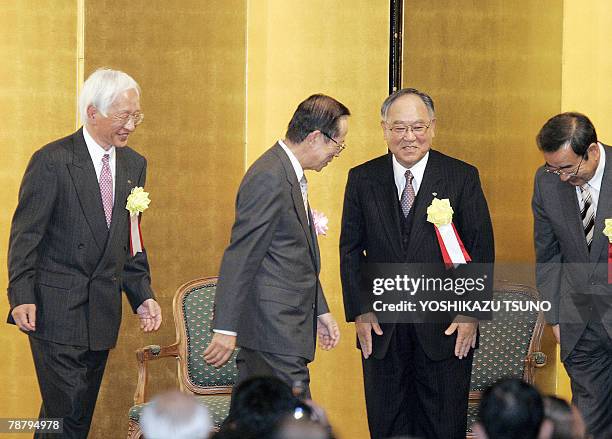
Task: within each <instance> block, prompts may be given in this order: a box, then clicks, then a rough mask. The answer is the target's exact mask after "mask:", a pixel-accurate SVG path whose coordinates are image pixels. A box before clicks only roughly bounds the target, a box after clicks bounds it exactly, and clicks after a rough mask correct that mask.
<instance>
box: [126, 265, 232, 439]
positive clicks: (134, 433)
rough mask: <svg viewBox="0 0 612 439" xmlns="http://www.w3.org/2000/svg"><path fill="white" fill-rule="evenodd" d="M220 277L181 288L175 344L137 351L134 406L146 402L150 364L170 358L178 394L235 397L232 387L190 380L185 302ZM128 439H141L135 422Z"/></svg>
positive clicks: (174, 309) (175, 304)
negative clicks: (194, 290)
mask: <svg viewBox="0 0 612 439" xmlns="http://www.w3.org/2000/svg"><path fill="white" fill-rule="evenodd" d="M217 280H218V277H216V276H210V277H203V278H199V279H194V280H191V281H189V282H185V283H184V284H183V285H181V286H180V287H178V289H177V290H176V293H174V298H173V300H172V313H173V316H174V327H175V330H176V341H175V342H174V343H172V344H171V345H168V346H159V345H149V346H145V347H142V348H140V349H138V350H136V360H137V362H138V383H137V385H136V391H135V393H134V405H137V404H142V403H144V402H146V401H147V391H146V389H147V383H148V381H149V374H148V363H149V362H150V361H153V360H159V359H161V358H167V357H171V358H174V359H176V361H177V378H178V385H179V390H180V391H181V392H189V393H192V394H195V395H219V394H224V395H229V394H231V393H232V386H211V387H203V386H199V385H197V384H195V383H193V381H191V379H190V377H189V371H188V369H187V358H188V353H187V326H186V323H185V313H184V311H183V299H184V297H185V294H187V293H188V292H190V291H191V290H193V289H195V288H202V287H205V286H208V285H215V284H216V283H217ZM127 437H128V439H138V438H141V437H142V432H141V431H140V425H139V424H138V423H136V422H134V421H133V420H131V419H130V420H129V422H128V435H127Z"/></svg>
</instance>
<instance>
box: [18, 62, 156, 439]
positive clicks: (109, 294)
mask: <svg viewBox="0 0 612 439" xmlns="http://www.w3.org/2000/svg"><path fill="white" fill-rule="evenodd" d="M140 93H141V92H140V87H139V86H138V84H137V83H136V81H134V79H132V77H130V76H129V75H128V74H126V73H124V72H120V71H117V70H110V69H99V70H97V71H95V72H94V73H93V74H92V75H91V76H90V77H89V78H88V79H87V81H85V84H84V85H83V90H82V93H81V100H80V110H81V117H82V119H83V121H84V126H83V127H82V128H81V129H79V130H78V131H77V132H75V133H73V134H71V135H69V136H67V137H64V138H63V139H59V140H56V141H54V142H51V143H49V144H48V145H46V146H44V147H42V148H41V149H39V150H38V151H36V152H35V153H34V155H33V156H32V158H31V160H30V163H29V164H28V167H27V169H26V171H25V175H24V177H23V180H22V183H21V188H20V190H19V200H18V205H17V209H16V210H15V214H14V216H13V222H12V225H11V235H10V242H9V252H8V269H9V285H8V298H9V302H10V308H11V310H10V315H9V319H8V320H9V323H14V324H16V325H17V326H18V328H19V329H20V330H21V331H23V332H25V333H26V334H27V335H28V336H29V337H28V338H29V341H30V346H31V349H32V356H33V358H34V365H35V367H36V374H37V377H38V383H39V386H40V391H41V395H42V406H41V410H40V417H41V418H62V419H63V433H62V434H61V436H59V435H54V436H53V437H62V438H86V437H87V434H88V432H89V427H90V424H91V418H92V415H93V412H94V408H95V405H96V399H97V397H98V390H99V389H100V383H101V381H102V376H103V374H104V369H105V366H106V360H107V358H108V352H109V350H110V349H111V348H113V347H114V346H115V344H116V342H117V334H118V333H119V325H120V323H121V291H125V293H126V295H127V298H128V300H129V302H130V305H131V307H132V309H133V311H134V312H135V313H137V314H138V317H139V318H140V326H141V328H142V329H143V330H144V331H145V332H148V331H155V330H157V329H158V328H159V326H160V324H161V319H162V317H161V309H160V307H159V305H158V304H157V302H156V301H155V299H154V294H153V290H152V289H151V276H150V273H149V263H148V261H147V254H146V251H145V250H144V248H141V247H142V246H140V248H139V244H141V241H140V236H139V233H132V235H130V233H131V232H130V230H131V229H132V230H133V228H131V227H130V224H131V223H133V222H136V226H138V221H139V218H138V215H139V213H138V211H136V212H133V213H134V214H133V215H131V214H130V212H129V211H128V210H127V208H126V205H127V201H128V197H129V196H130V194H131V192H132V191H133V190H134V189H136V188H142V187H143V186H144V183H145V178H146V169H147V163H146V160H145V158H144V157H143V156H141V155H140V154H138V153H137V152H136V151H134V150H133V149H131V148H129V147H128V146H127V141H128V137H129V135H130V134H131V133H132V132H134V130H135V129H136V127H137V126H138V125H139V124H140V123H141V122H142V121H143V115H142V113H141V111H140ZM139 192H140V190H139ZM141 195H142V194H141ZM139 207H140V209H139V210H140V211H142V210H143V207H146V203H141V205H140V206H139ZM137 210H138V209H137ZM136 230H138V227H136ZM35 437H41V436H39V434H37V435H36V436H35Z"/></svg>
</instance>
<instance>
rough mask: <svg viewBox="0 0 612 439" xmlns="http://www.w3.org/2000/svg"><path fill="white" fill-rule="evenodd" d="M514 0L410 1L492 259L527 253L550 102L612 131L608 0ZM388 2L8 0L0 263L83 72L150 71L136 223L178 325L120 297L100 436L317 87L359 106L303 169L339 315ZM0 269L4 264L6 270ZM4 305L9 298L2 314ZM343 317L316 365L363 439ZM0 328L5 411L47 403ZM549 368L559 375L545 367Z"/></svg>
mask: <svg viewBox="0 0 612 439" xmlns="http://www.w3.org/2000/svg"><path fill="white" fill-rule="evenodd" d="M511 3H512V4H510V3H509V2H506V1H502V0H493V1H487V2H473V1H467V0H459V1H451V0H441V1H437V2H424V1H421V0H406V1H405V4H404V9H405V14H406V21H405V24H404V35H405V39H404V59H405V61H406V63H405V69H404V72H403V77H404V81H403V82H404V85H411V86H416V87H418V88H423V89H425V90H427V91H429V92H430V93H431V94H432V95H433V97H434V99H436V103H437V106H438V119H439V120H438V126H437V128H438V129H437V130H436V133H437V137H436V142H435V144H436V145H437V147H439V149H441V150H442V151H444V152H448V153H449V154H451V155H455V156H457V157H459V158H462V159H465V160H467V161H470V162H472V163H474V164H475V165H477V166H478V167H479V169H480V170H481V177H482V180H483V184H484V187H485V191H486V193H487V197H488V199H489V202H490V204H491V210H492V212H493V221H494V226H495V231H496V237H497V248H498V258H499V259H500V260H505V261H514V262H521V261H528V262H530V261H532V260H533V251H532V242H531V239H532V238H531V213H530V210H529V199H530V196H531V184H532V183H531V179H532V176H533V172H534V170H535V168H536V167H537V166H538V165H539V163H540V162H541V159H540V156H539V153H538V151H537V149H536V148H535V144H534V141H533V138H534V136H535V133H536V132H537V130H538V128H539V127H540V126H541V124H542V123H543V121H544V120H545V119H546V118H547V117H548V116H550V115H552V114H554V113H557V112H559V111H562V110H570V109H577V110H579V111H584V112H586V113H588V114H590V115H592V116H593V120H594V122H595V123H596V126H597V127H598V129H599V132H600V136H601V137H602V139H603V140H604V141H605V140H606V139H605V137H604V136H605V134H606V133H610V132H611V131H612V128H611V127H612V125H610V123H609V122H608V121H607V118H606V115H607V110H608V108H607V107H608V106H609V105H608V104H609V103H610V96H612V94H611V93H610V91H611V90H610V85H609V84H608V82H609V81H607V78H608V77H609V76H610V75H609V73H610V71H611V70H612V63H611V62H610V61H609V59H608V57H607V56H606V55H607V52H606V48H607V47H608V46H609V38H608V33H607V30H608V29H609V28H610V27H611V25H612V7H610V6H609V5H608V4H607V2H606V1H605V0H597V1H593V2H590V8H584V7H583V5H581V3H580V2H578V1H577V0H566V1H565V2H562V1H560V0H557V1H555V0H546V1H543V2H532V1H529V0H520V1H519V3H516V2H511ZM388 8H389V4H388V1H387V0H376V1H372V0H338V1H334V2H329V1H325V0H308V1H306V2H304V1H299V0H230V1H227V0H207V1H197V0H184V1H181V2H174V1H170V2H168V1H164V2H162V1H158V0H155V1H144V0H136V1H132V2H129V3H124V4H122V5H121V7H118V6H117V3H116V2H112V1H110V0H98V1H96V2H89V1H87V0H79V1H75V0H56V1H54V2H52V4H49V5H47V4H46V3H45V2H39V1H34V0H29V1H27V0H15V1H10V2H3V3H2V12H3V13H2V14H0V25H1V28H2V29H3V38H0V50H1V53H2V55H3V58H4V60H5V62H4V63H3V65H2V67H0V89H1V91H2V93H1V96H2V101H1V105H0V115H1V116H2V121H3V123H2V129H1V130H0V148H1V152H2V155H1V157H2V161H1V162H0V179H1V180H0V182H1V183H2V184H0V201H1V202H2V213H1V214H0V234H1V236H3V237H4V238H3V239H1V240H0V257H1V258H2V260H3V261H5V257H6V244H7V241H8V238H7V237H8V230H9V225H10V217H11V215H12V212H13V210H14V207H15V204H16V199H17V190H18V185H19V181H20V179H21V176H22V174H23V170H24V169H25V166H26V163H27V160H28V159H29V157H30V155H31V153H32V152H33V151H34V150H35V149H37V148H39V147H40V146H42V145H43V144H44V143H46V142H48V141H51V140H53V139H56V138H58V137H60V136H63V135H66V134H68V133H70V132H72V131H73V130H74V129H75V128H76V126H77V120H76V111H75V104H76V97H77V90H78V83H79V79H80V74H81V72H82V73H83V74H84V75H85V76H86V75H88V74H89V73H90V72H91V71H92V70H93V69H94V68H96V67H98V66H101V65H106V66H110V67H114V68H119V69H124V70H126V71H128V72H129V73H131V74H132V75H133V76H134V77H135V78H136V79H137V80H138V81H139V82H140V84H141V86H142V88H143V102H142V105H143V111H144V112H145V114H146V121H145V124H144V125H142V127H141V128H139V130H138V131H137V133H136V134H135V135H134V136H133V139H132V141H131V143H132V144H133V145H134V147H135V148H136V149H137V150H139V151H140V152H142V153H143V154H144V155H145V156H147V158H148V159H149V174H148V176H149V178H148V182H147V188H148V189H149V191H150V192H151V198H152V200H153V201H152V204H151V208H150V209H149V210H148V211H147V213H146V215H145V217H144V221H143V234H144V240H145V244H146V245H147V247H148V249H149V252H150V256H151V265H152V273H153V280H154V287H155V289H156V291H157V293H158V296H159V299H160V302H161V304H162V306H163V309H164V311H165V324H164V327H163V329H162V330H161V331H160V332H159V333H157V334H155V335H152V336H148V335H147V336H144V335H142V334H140V332H139V330H138V327H137V323H136V321H135V319H134V317H133V316H132V315H131V313H130V312H129V310H128V309H127V308H126V310H125V313H124V323H123V327H122V331H121V335H120V339H119V343H118V346H117V348H116V349H115V350H114V351H113V352H112V353H111V357H110V361H109V365H108V369H107V374H106V376H105V380H104V383H103V387H102V391H101V394H100V400H99V404H98V408H97V411H96V414H95V417H94V423H93V427H92V434H91V436H90V437H92V438H102V437H120V436H122V435H123V434H124V431H125V428H126V414H127V409H128V408H129V406H130V405H131V398H132V393H133V390H134V385H135V380H136V368H135V361H134V354H133V352H134V350H135V349H136V347H138V346H141V345H145V344H149V343H157V344H164V343H170V342H171V341H173V338H174V330H173V326H172V321H171V311H170V302H171V298H172V294H173V292H174V289H175V288H176V287H177V286H178V285H179V284H180V283H182V282H183V281H185V280H188V279H191V278H194V277H198V276H202V275H210V274H215V273H216V272H217V270H218V265H219V261H220V257H221V254H222V251H223V249H224V247H225V245H226V244H227V240H228V238H229V232H230V227H231V224H232V221H233V214H234V212H233V202H234V196H235V192H236V189H237V185H238V183H239V181H240V178H241V176H242V174H243V173H244V171H245V169H246V166H248V165H249V164H250V163H252V162H253V161H254V160H255V159H256V158H257V157H258V156H259V155H260V154H261V153H262V152H263V151H264V150H265V149H267V148H268V147H269V146H271V145H272V144H273V143H274V141H275V140H277V139H278V138H280V137H282V136H283V134H284V131H285V128H286V124H287V122H288V121H289V118H290V116H291V113H292V112H293V110H294V109H295V106H296V105H297V103H298V102H299V101H301V100H302V99H304V98H305V97H306V96H308V95H309V94H312V93H316V92H323V93H328V94H330V95H332V96H334V97H337V98H338V99H340V100H341V101H342V102H344V103H345V104H346V105H347V106H348V107H349V108H350V109H351V111H352V113H353V116H352V117H351V119H350V122H349V124H350V129H349V135H348V137H347V143H348V145H349V147H348V148H347V149H346V151H344V152H343V154H342V155H341V156H340V157H339V158H337V159H335V160H334V162H332V163H331V164H330V165H329V166H328V167H327V168H325V169H324V170H323V172H322V173H320V174H316V173H312V174H313V175H311V176H309V179H310V182H311V184H310V188H311V189H310V194H309V195H310V198H311V203H312V204H313V206H314V207H315V208H316V209H318V210H321V211H323V212H324V213H326V214H327V216H328V217H329V219H330V230H329V233H328V235H327V236H326V237H322V238H321V239H320V243H321V249H322V260H323V270H322V281H323V285H324V287H325V290H326V293H327V297H328V300H329V302H330V304H331V307H332V311H333V312H334V313H335V315H336V318H337V319H338V320H339V321H343V311H342V299H341V290H340V282H339V271H338V250H337V246H338V237H339V227H340V216H341V209H342V195H343V191H344V184H345V181H346V174H347V171H348V169H349V168H350V167H352V166H355V165H356V164H359V163H362V162H364V161H366V160H368V159H370V158H373V157H375V156H377V155H380V154H382V153H384V152H385V150H386V148H385V145H384V142H383V139H382V134H381V132H380V128H379V126H378V119H379V115H378V108H379V106H380V103H381V101H382V100H383V99H384V97H385V96H386V94H387V79H388V70H387V63H388V58H387V57H388V27H389V18H388V13H389V9H388ZM564 11H565V12H564ZM80 29H84V39H82V40H79V37H80V36H82V32H81V31H80ZM79 66H81V67H82V68H81V70H79ZM5 267H6V263H5V262H4V263H1V264H0V275H2V276H3V277H4V279H6V268H5ZM7 311H8V306H7V303H6V301H0V315H6V312H7ZM341 327H342V336H343V339H342V342H341V345H340V346H339V347H338V348H337V349H336V350H335V351H332V352H321V351H319V352H318V353H317V359H316V360H315V362H314V363H313V365H312V369H311V370H312V379H313V383H312V388H313V395H314V397H315V398H316V399H317V400H318V401H319V402H320V403H321V404H322V405H323V406H325V407H326V408H327V409H328V410H329V414H330V417H331V419H332V422H333V423H334V425H335V426H336V428H337V431H338V433H339V436H340V437H354V438H365V437H367V434H366V432H365V431H366V430H365V429H366V422H365V407H364V403H363V390H362V387H363V386H362V381H361V365H360V360H359V354H358V352H357V351H356V349H355V347H354V346H355V338H354V329H353V327H352V325H349V324H342V325H341ZM0 328H1V329H0V343H2V346H3V347H4V351H5V355H4V356H3V360H2V361H1V362H0V386H1V388H2V389H3V394H2V396H1V397H0V415H1V416H3V417H4V416H35V415H36V414H37V411H38V404H39V396H38V388H37V385H36V379H35V374H34V370H33V367H32V362H31V357H30V354H29V348H28V346H27V342H26V338H25V336H23V335H21V334H19V333H18V332H17V331H16V329H15V328H13V327H9V326H7V325H1V327H0ZM152 374H153V375H154V376H155V377H156V379H157V380H158V384H157V385H154V386H153V391H158V390H161V389H163V388H167V387H170V386H172V385H174V381H173V376H174V365H173V364H170V363H166V364H165V365H158V366H156V367H153V368H152ZM544 385H545V386H558V385H559V384H558V383H556V382H555V376H554V375H550V374H549V376H548V377H546V380H545V382H544ZM557 388H558V387H557ZM561 390H562V389H561ZM19 437H21V435H20V436H19Z"/></svg>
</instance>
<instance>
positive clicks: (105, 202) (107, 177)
mask: <svg viewBox="0 0 612 439" xmlns="http://www.w3.org/2000/svg"><path fill="white" fill-rule="evenodd" d="M109 160H110V155H108V154H104V156H103V157H102V172H100V195H101V196H102V207H104V216H105V217H106V226H107V227H110V223H111V218H112V216H113V176H112V174H111V170H110V165H109Z"/></svg>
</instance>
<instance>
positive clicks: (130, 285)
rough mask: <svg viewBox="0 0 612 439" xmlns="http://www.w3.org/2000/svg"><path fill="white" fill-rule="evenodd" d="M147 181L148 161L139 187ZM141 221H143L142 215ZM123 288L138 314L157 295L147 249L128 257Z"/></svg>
mask: <svg viewBox="0 0 612 439" xmlns="http://www.w3.org/2000/svg"><path fill="white" fill-rule="evenodd" d="M146 179H147V161H146V159H144V164H143V167H142V171H141V173H140V177H139V178H138V186H140V187H144V185H145V181H146ZM140 219H142V214H141V217H140ZM140 219H139V221H140ZM128 227H129V226H128ZM128 248H129V246H128ZM122 288H123V291H125V294H126V296H127V298H128V301H129V302H130V306H131V307H132V310H133V311H134V312H136V309H138V307H139V306H140V305H141V304H142V302H144V301H145V300H147V299H154V298H155V294H154V293H153V290H152V289H151V273H150V271H149V261H148V259H147V251H146V249H144V248H143V249H142V252H140V253H136V255H135V256H132V255H131V254H130V255H128V258H127V260H126V262H125V265H124V266H123V276H122Z"/></svg>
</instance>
